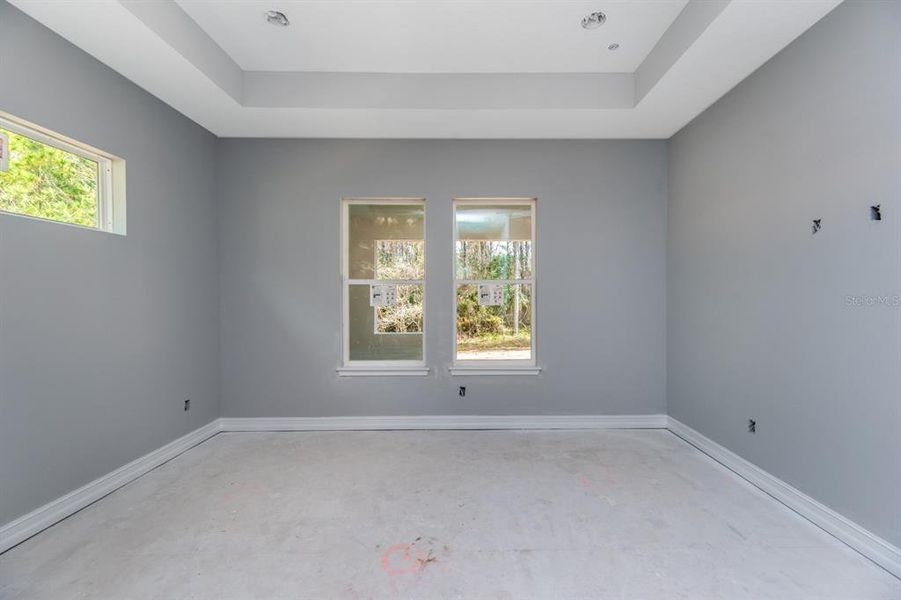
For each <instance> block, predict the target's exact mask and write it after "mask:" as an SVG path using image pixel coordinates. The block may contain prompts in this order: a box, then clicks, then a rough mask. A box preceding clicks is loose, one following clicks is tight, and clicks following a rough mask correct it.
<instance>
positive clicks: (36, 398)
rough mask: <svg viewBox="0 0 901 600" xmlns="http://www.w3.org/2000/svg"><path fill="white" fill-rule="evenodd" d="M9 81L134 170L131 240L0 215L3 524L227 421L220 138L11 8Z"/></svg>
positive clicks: (2, 30) (4, 61) (29, 105)
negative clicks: (217, 184)
mask: <svg viewBox="0 0 901 600" xmlns="http://www.w3.org/2000/svg"><path fill="white" fill-rule="evenodd" d="M0 72H2V85H0V111H5V112H8V113H11V114H14V115H16V116H19V117H21V118H24V119H27V120H30V121H33V122H35V123H38V124H40V125H42V126H44V127H47V128H50V129H52V130H55V131H58V132H60V133H62V134H65V135H67V136H70V137H73V138H76V139H78V140H81V141H83V142H85V143H88V144H91V145H93V146H96V147H99V148H102V149H104V150H106V151H108V152H111V153H113V154H116V155H118V156H120V157H122V158H124V159H125V160H126V161H127V165H128V182H127V185H128V235H127V236H125V237H122V236H118V235H113V234H108V233H101V232H97V231H91V230H86V229H80V228H76V227H70V226H66V225H59V224H55V223H47V222H41V221H37V220H30V219H26V218H22V217H16V216H9V215H5V214H0V482H2V484H0V523H5V522H8V521H11V520H12V519H14V518H16V517H18V516H20V515H22V514H24V513H26V512H28V511H30V510H33V509H35V508H37V507H38V506H40V505H41V504H43V503H45V502H48V501H50V500H53V499H54V498H57V497H58V496H60V495H62V494H64V493H66V492H69V491H70V490H72V489H74V488H76V487H78V486H81V485H83V484H85V483H87V482H89V481H91V480H92V479H94V478H96V477H98V476H100V475H103V474H105V473H108V472H109V471H111V470H113V469H115V468H116V467H119V466H120V465H122V464H124V463H127V462H129V461H131V460H133V459H135V458H137V457H139V456H142V455H144V454H146V453H147V452H149V451H151V450H153V449H155V448H158V447H160V446H162V445H163V444H165V443H167V442H169V441H171V440H173V439H175V438H177V437H178V436H180V435H182V434H184V433H187V432H188V431H190V430H192V429H194V428H196V427H199V426H200V425H203V424H205V423H208V422H209V421H211V420H212V419H214V418H216V417H217V416H218V413H219V406H218V396H219V388H218V385H219V383H218V327H219V324H218V298H217V294H218V281H217V279H218V266H217V258H216V250H217V248H216V211H215V206H214V196H213V187H214V181H213V179H214V158H215V156H214V154H215V144H216V139H215V137H214V136H213V135H211V134H210V133H208V132H206V131H205V130H203V129H201V128H200V127H199V126H197V125H195V124H194V123H192V122H191V121H189V120H188V119H186V118H184V117H182V116H180V115H179V114H177V113H176V112H175V111H173V110H172V109H171V108H169V107H167V106H166V105H164V104H163V103H162V102H160V101H158V100H157V99H155V98H153V97H151V96H149V95H148V94H147V93H145V92H143V91H142V90H141V89H139V88H138V87H136V86H135V85H133V84H132V83H129V82H128V81H127V80H125V79H124V78H122V77H120V76H119V75H117V74H116V73H114V72H113V71H111V70H110V69H108V68H107V67H105V66H103V65H101V64H100V63H98V62H97V61H95V60H94V59H93V58H91V57H90V56H88V55H87V54H85V53H84V52H82V51H81V50H78V49H77V48H75V47H74V46H72V45H70V44H69V43H67V42H65V41H64V40H63V39H62V38H60V37H58V36H56V35H55V34H53V33H52V32H50V31H49V30H47V29H45V28H44V27H42V26H41V25H39V24H37V23H36V22H34V21H32V20H31V19H30V18H28V17H26V16H25V15H23V14H22V13H21V12H19V11H18V10H16V9H15V8H13V7H12V6H10V5H9V4H7V3H5V2H2V1H0ZM185 398H190V399H191V400H192V409H191V411H190V412H188V413H185V412H183V411H182V402H183V400H184V399H185Z"/></svg>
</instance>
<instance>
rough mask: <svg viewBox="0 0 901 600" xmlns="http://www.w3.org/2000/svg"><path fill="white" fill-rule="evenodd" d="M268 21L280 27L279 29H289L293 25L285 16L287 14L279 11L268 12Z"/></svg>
mask: <svg viewBox="0 0 901 600" xmlns="http://www.w3.org/2000/svg"><path fill="white" fill-rule="evenodd" d="M266 20H267V21H269V22H270V23H272V24H273V25H278V26H279V27H287V26H288V25H290V24H291V21H289V20H288V17H286V16H285V13H283V12H279V11H277V10H268V11H266Z"/></svg>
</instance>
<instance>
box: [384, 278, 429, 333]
mask: <svg viewBox="0 0 901 600" xmlns="http://www.w3.org/2000/svg"><path fill="white" fill-rule="evenodd" d="M374 310H375V333H399V334H408V333H422V286H421V285H399V286H397V304H393V305H391V306H377V307H375V309H374Z"/></svg>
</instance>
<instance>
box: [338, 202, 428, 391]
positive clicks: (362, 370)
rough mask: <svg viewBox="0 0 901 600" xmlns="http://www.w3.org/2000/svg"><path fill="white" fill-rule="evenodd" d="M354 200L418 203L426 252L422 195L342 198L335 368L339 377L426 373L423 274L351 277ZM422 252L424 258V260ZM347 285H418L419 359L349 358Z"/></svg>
mask: <svg viewBox="0 0 901 600" xmlns="http://www.w3.org/2000/svg"><path fill="white" fill-rule="evenodd" d="M355 204H370V205H379V204H381V205H421V206H422V207H423V216H422V219H423V222H422V244H423V252H426V232H427V227H426V223H427V219H428V211H427V210H426V202H425V198H342V199H341V219H340V221H341V232H340V233H341V234H340V235H339V236H338V237H339V243H340V244H341V247H340V257H341V366H340V367H338V368H337V369H336V371H337V373H338V375H339V376H341V377H358V376H424V375H428V374H429V367H428V366H427V362H426V328H427V318H426V301H427V298H428V289H427V284H426V278H425V274H423V279H421V280H420V279H409V280H408V279H398V280H393V279H351V278H350V276H349V275H350V256H349V255H348V247H347V246H348V241H349V231H348V228H349V225H350V218H349V216H350V207H351V206H353V205H355ZM427 257H428V254H426V261H428V258H427ZM351 285H422V360H350V314H349V309H350V302H349V296H350V286H351Z"/></svg>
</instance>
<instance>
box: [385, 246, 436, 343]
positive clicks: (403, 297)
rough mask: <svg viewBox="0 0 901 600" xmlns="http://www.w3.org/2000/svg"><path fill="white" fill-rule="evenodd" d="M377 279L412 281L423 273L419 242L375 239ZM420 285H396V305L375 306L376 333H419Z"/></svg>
mask: <svg viewBox="0 0 901 600" xmlns="http://www.w3.org/2000/svg"><path fill="white" fill-rule="evenodd" d="M375 250H376V267H375V268H376V277H375V278H376V279H388V280H396V281H399V280H415V279H419V278H420V277H421V275H422V274H423V273H425V249H424V247H423V242H422V240H376V243H375ZM422 293H423V288H422V286H421V285H399V286H397V303H396V304H393V305H391V306H377V307H374V309H373V310H375V333H422V320H423V314H422V306H423V305H422V300H423V298H422Z"/></svg>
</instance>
